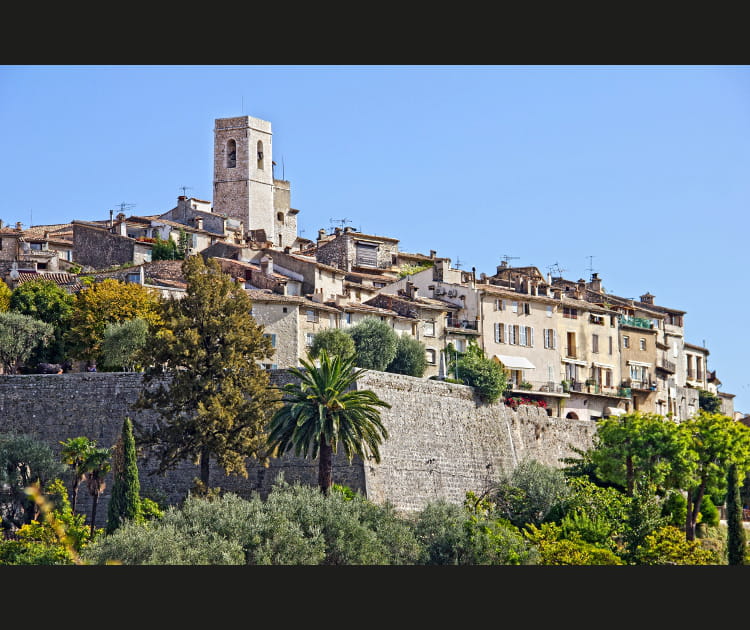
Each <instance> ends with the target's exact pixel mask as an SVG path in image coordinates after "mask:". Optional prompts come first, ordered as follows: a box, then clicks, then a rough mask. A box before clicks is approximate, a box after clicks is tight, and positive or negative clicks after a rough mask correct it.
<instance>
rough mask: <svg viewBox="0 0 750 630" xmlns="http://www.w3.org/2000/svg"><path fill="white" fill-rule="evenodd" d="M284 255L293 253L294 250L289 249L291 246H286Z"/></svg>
mask: <svg viewBox="0 0 750 630" xmlns="http://www.w3.org/2000/svg"><path fill="white" fill-rule="evenodd" d="M284 253H285V254H291V253H292V248H291V247H289V245H287V246H286V247H285V248H284Z"/></svg>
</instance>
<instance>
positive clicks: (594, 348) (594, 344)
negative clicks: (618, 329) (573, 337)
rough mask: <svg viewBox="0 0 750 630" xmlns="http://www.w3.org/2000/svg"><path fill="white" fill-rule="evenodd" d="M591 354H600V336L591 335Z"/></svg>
mask: <svg viewBox="0 0 750 630" xmlns="http://www.w3.org/2000/svg"><path fill="white" fill-rule="evenodd" d="M591 352H596V353H598V352H599V335H591Z"/></svg>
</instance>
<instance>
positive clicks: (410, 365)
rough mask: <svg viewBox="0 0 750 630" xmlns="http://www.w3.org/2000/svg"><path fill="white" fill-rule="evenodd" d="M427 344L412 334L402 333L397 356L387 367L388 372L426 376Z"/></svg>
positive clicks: (398, 342) (397, 344) (397, 345)
mask: <svg viewBox="0 0 750 630" xmlns="http://www.w3.org/2000/svg"><path fill="white" fill-rule="evenodd" d="M425 352H426V349H425V345H424V344H423V343H422V342H421V341H419V340H418V339H415V338H414V337H412V336H411V335H401V336H399V338H398V341H397V343H396V356H394V357H393V360H392V361H391V362H390V363H389V364H388V367H386V372H393V373H395V374H406V375H407V376H418V377H422V376H424V371H425V370H426V369H427V356H426V355H425Z"/></svg>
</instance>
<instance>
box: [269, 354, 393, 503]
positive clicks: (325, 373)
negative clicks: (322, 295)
mask: <svg viewBox="0 0 750 630" xmlns="http://www.w3.org/2000/svg"><path fill="white" fill-rule="evenodd" d="M319 360H320V367H316V366H315V365H314V363H313V359H312V357H310V355H309V354H308V356H307V361H305V360H304V359H303V360H301V361H300V363H301V365H302V367H301V368H289V372H290V373H291V374H292V375H293V376H296V377H297V378H298V379H299V382H293V383H288V384H286V385H285V386H284V387H283V388H282V392H283V394H284V400H283V405H282V406H281V407H280V408H279V409H278V410H277V411H276V413H275V414H274V416H273V418H272V419H271V422H270V424H269V428H268V445H269V448H271V449H274V451H275V452H276V453H277V454H278V455H283V454H284V453H285V452H286V451H291V450H294V454H295V455H297V456H300V455H301V456H303V457H309V458H311V459H314V458H316V457H319V461H318V485H319V486H320V490H321V492H322V493H323V494H326V495H327V494H328V492H329V489H330V487H331V484H332V483H333V455H334V454H335V453H337V452H338V449H339V447H341V448H343V451H344V454H345V455H346V456H347V458H349V460H350V461H351V459H352V458H353V456H354V455H359V456H360V457H362V458H365V457H367V456H368V455H370V456H372V458H373V459H374V460H375V462H380V450H379V446H380V444H381V443H382V441H383V440H384V439H386V438H387V437H388V431H387V429H386V428H385V426H384V425H383V423H382V422H381V418H380V410H379V409H378V407H385V408H388V409H390V406H391V405H390V404H389V403H387V402H385V401H383V400H381V399H380V398H378V397H377V395H375V393H374V392H372V391H370V390H356V389H355V390H353V389H351V386H352V385H353V384H354V382H355V381H356V380H357V379H358V378H359V377H360V376H361V375H362V374H364V373H365V372H366V371H367V370H365V369H362V368H355V367H354V361H355V359H354V358H353V357H352V358H348V359H344V358H342V357H340V356H333V357H329V356H328V353H327V352H326V351H325V350H321V352H320V356H319Z"/></svg>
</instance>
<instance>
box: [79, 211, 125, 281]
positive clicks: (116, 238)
mask: <svg viewBox="0 0 750 630" xmlns="http://www.w3.org/2000/svg"><path fill="white" fill-rule="evenodd" d="M134 246H135V241H134V240H133V239H132V238H128V237H127V236H120V235H119V234H112V233H111V232H109V231H108V230H106V229H104V228H100V227H94V226H88V225H83V224H81V223H78V222H77V221H74V222H73V251H74V252H75V253H74V256H75V262H77V263H78V264H79V265H83V266H84V267H91V268H93V269H105V268H106V267H112V266H114V265H122V264H123V263H128V262H133V253H134Z"/></svg>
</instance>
